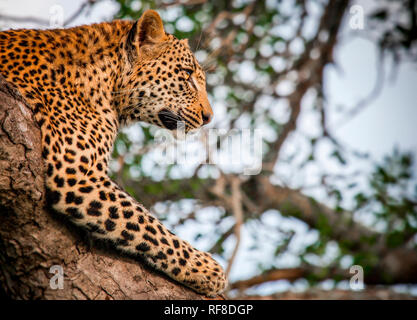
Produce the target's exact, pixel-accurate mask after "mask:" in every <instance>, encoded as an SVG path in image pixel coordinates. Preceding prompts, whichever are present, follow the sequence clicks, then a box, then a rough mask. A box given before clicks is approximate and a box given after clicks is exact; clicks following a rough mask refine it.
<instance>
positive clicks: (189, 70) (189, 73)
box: [183, 69, 194, 77]
mask: <svg viewBox="0 0 417 320" xmlns="http://www.w3.org/2000/svg"><path fill="white" fill-rule="evenodd" d="M183 70H184V71H185V73H186V74H187V76H189V77H190V76H191V75H192V74H193V72H194V71H193V70H191V69H183Z"/></svg>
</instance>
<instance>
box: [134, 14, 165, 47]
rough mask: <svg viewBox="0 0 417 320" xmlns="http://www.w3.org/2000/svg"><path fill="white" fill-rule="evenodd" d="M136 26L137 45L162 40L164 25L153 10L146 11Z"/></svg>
mask: <svg viewBox="0 0 417 320" xmlns="http://www.w3.org/2000/svg"><path fill="white" fill-rule="evenodd" d="M137 24H138V26H137V28H138V30H137V31H138V35H139V39H138V40H139V44H146V43H155V42H159V41H163V40H164V38H165V31H164V24H163V23H162V20H161V17H160V16H159V14H158V12H156V11H155V10H146V11H145V12H144V13H143V14H142V16H141V17H140V19H139V20H138V23H137Z"/></svg>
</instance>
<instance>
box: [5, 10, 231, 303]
mask: <svg viewBox="0 0 417 320" xmlns="http://www.w3.org/2000/svg"><path fill="white" fill-rule="evenodd" d="M0 74H1V75H2V76H3V77H4V78H5V79H6V80H7V81H8V82H10V83H12V84H13V85H14V86H15V87H17V89H18V90H19V92H20V93H21V95H22V96H23V97H24V98H25V100H26V101H27V103H28V104H29V105H30V106H31V107H32V109H33V115H34V120H35V122H36V123H37V124H38V126H39V128H40V131H41V140H42V145H41V149H40V152H41V155H42V158H43V159H44V163H45V190H46V192H45V193H46V203H47V207H48V208H50V209H51V210H52V211H53V212H58V213H59V214H60V215H62V216H63V217H65V219H67V220H68V221H70V223H71V224H72V225H74V226H76V228H80V229H83V230H86V231H87V234H88V235H89V236H91V238H92V239H96V240H103V241H106V242H109V243H111V244H112V246H113V247H114V248H115V250H117V251H118V252H119V253H121V254H127V255H129V256H132V257H138V258H139V259H140V260H141V261H143V262H144V263H146V264H148V265H150V266H151V267H152V268H154V269H156V270H158V271H159V272H162V273H164V274H166V275H167V276H168V277H170V278H172V279H174V280H175V281H177V282H179V283H181V284H183V285H185V286H187V287H189V288H191V289H192V290H194V291H196V292H198V293H200V294H204V295H206V296H209V297H213V296H217V295H219V294H221V293H222V292H224V290H225V288H226V286H227V279H226V276H225V273H224V271H223V269H222V267H221V266H220V264H219V263H218V262H217V261H216V260H215V259H214V258H213V257H212V256H211V254H209V253H207V252H204V251H199V250H198V249H196V248H194V247H193V246H192V245H191V244H190V243H189V242H187V241H185V240H182V239H181V238H179V237H178V236H177V235H175V234H174V233H173V232H171V231H170V230H169V229H168V228H167V227H165V226H164V225H163V223H162V222H161V221H160V220H159V219H158V218H157V217H156V216H155V215H153V214H152V213H151V212H150V211H149V210H148V209H146V208H145V207H144V206H143V205H142V204H141V203H140V202H138V201H137V200H136V199H135V198H134V197H132V196H131V195H130V194H129V193H127V192H126V191H125V190H123V188H122V187H120V186H119V184H117V183H116V182H114V181H113V180H112V179H111V178H110V177H109V163H110V160H111V154H112V150H113V145H114V142H115V140H116V137H117V134H118V132H119V130H120V129H121V128H123V127H126V126H128V125H130V124H132V123H135V122H145V123H150V124H152V125H156V126H158V127H161V128H164V129H167V130H169V131H172V132H173V131H175V130H177V128H178V126H179V124H182V126H183V127H184V129H185V132H186V133H188V132H192V131H195V130H198V129H199V128H201V127H202V126H204V125H206V124H208V123H209V122H210V121H211V119H212V117H213V110H212V108H211V106H210V103H209V100H208V94H207V91H206V75H205V72H204V69H203V68H202V67H201V65H200V64H199V63H198V61H197V59H196V57H195V55H194V54H193V52H192V50H191V49H190V45H189V43H188V40H187V39H178V38H177V37H175V36H174V35H172V34H170V33H167V32H165V30H164V25H163V21H162V19H161V17H160V15H159V14H158V12H157V11H154V10H150V9H149V10H146V11H144V12H143V13H142V15H141V16H140V18H139V19H137V20H114V21H111V22H103V23H96V24H90V25H82V26H76V27H72V28H58V29H16V30H13V29H11V30H6V31H2V32H0ZM141 263H142V262H141Z"/></svg>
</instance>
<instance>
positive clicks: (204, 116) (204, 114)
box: [201, 111, 211, 124]
mask: <svg viewBox="0 0 417 320" xmlns="http://www.w3.org/2000/svg"><path fill="white" fill-rule="evenodd" d="M201 119H203V124H207V123H209V122H210V121H211V113H209V112H207V111H201Z"/></svg>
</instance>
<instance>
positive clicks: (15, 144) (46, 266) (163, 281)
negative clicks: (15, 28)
mask: <svg viewBox="0 0 417 320" xmlns="http://www.w3.org/2000/svg"><path fill="white" fill-rule="evenodd" d="M44 172H45V168H44V162H43V159H42V157H41V135H40V130H39V128H38V126H37V125H36V123H35V122H34V120H33V113H32V109H31V107H30V106H28V105H27V104H26V103H25V101H24V99H23V98H22V97H21V96H20V94H19V93H18V91H17V90H16V89H15V88H14V87H13V86H12V85H11V84H10V83H7V82H6V81H5V80H4V79H3V78H1V77H0V293H1V294H0V295H1V296H3V297H9V298H13V299H203V298H204V297H203V296H202V295H199V294H197V293H195V292H193V291H191V290H190V289H188V288H186V287H184V286H182V285H180V284H178V283H176V282H174V281H172V280H170V279H169V278H168V277H166V276H165V275H163V274H160V273H158V272H156V271H154V270H151V269H150V268H148V267H146V266H145V265H143V264H141V263H140V262H139V263H138V262H137V261H134V260H133V259H130V258H127V257H121V256H120V255H118V254H117V253H115V252H112V251H108V250H104V249H103V248H100V247H98V248H97V247H96V246H95V247H91V246H89V242H88V241H87V242H86V241H83V239H82V234H81V233H80V232H78V231H77V230H76V229H75V228H74V227H71V226H68V225H65V223H63V221H61V220H60V219H58V218H57V217H55V215H54V214H53V213H52V212H49V211H48V210H47V209H45V207H44V205H45V201H44V200H45V188H44V178H43V177H44ZM54 265H59V266H61V267H62V269H63V272H64V286H63V289H53V287H54V286H52V287H51V285H50V282H51V279H52V278H53V277H54V276H55V273H50V268H51V267H52V266H54ZM52 283H53V284H55V280H53V279H52Z"/></svg>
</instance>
